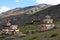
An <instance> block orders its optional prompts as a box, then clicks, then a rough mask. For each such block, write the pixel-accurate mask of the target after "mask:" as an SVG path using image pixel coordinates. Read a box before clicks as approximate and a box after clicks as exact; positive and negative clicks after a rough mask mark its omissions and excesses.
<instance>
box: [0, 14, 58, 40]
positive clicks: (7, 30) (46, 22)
mask: <svg viewBox="0 0 60 40" xmlns="http://www.w3.org/2000/svg"><path fill="white" fill-rule="evenodd" d="M33 22H40V20H33ZM30 25H31V24H30ZM32 25H33V24H32ZM39 25H40V26H38V29H37V30H35V29H33V26H32V30H31V29H28V30H24V29H23V30H24V31H25V33H23V32H22V31H21V29H22V28H24V27H21V28H19V27H18V25H13V24H12V23H11V20H10V19H9V18H8V19H6V20H5V24H3V25H2V30H1V32H0V35H8V36H10V37H9V38H10V39H11V36H13V35H16V36H17V37H25V36H26V35H28V34H29V35H31V34H36V33H41V32H46V31H51V30H53V29H57V28H58V27H57V26H56V25H55V24H54V20H53V19H52V18H51V16H50V15H46V16H45V17H44V19H43V20H42V23H41V24H39ZM7 38H8V37H7Z"/></svg>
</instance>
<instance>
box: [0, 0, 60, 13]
mask: <svg viewBox="0 0 60 40" xmlns="http://www.w3.org/2000/svg"><path fill="white" fill-rule="evenodd" d="M42 3H45V4H53V5H56V4H60V0H0V13H1V12H5V11H8V10H10V9H14V8H16V7H27V6H32V5H38V4H42Z"/></svg>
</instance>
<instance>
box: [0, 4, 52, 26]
mask: <svg viewBox="0 0 60 40" xmlns="http://www.w3.org/2000/svg"><path fill="white" fill-rule="evenodd" d="M50 6H52V5H48V4H40V5H35V6H29V7H25V8H15V9H12V10H9V11H7V12H4V13H2V14H1V15H0V23H4V21H5V19H6V18H10V19H11V20H12V24H17V25H20V26H21V25H26V23H31V19H28V18H29V17H30V16H31V15H33V14H35V13H36V12H38V11H42V10H44V9H46V8H48V7H50ZM14 20H15V21H14Z"/></svg>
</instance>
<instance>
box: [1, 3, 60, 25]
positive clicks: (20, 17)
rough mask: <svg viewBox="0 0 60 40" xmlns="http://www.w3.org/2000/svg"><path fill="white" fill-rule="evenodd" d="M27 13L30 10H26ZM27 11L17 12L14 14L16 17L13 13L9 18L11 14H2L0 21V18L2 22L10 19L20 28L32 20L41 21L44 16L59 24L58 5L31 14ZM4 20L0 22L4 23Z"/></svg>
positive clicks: (59, 7) (59, 10)
mask: <svg viewBox="0 0 60 40" xmlns="http://www.w3.org/2000/svg"><path fill="white" fill-rule="evenodd" d="M28 11H30V9H28ZM28 11H27V12H26V11H25V12H23V13H18V12H17V13H15V14H16V15H15V14H14V13H13V15H12V16H11V14H8V15H4V14H3V16H1V20H2V18H3V19H4V20H5V19H6V18H10V19H12V23H13V24H18V25H19V26H21V25H26V23H31V22H32V21H33V19H40V20H42V19H43V18H44V16H46V15H51V16H52V18H53V19H54V21H55V22H60V21H59V20H60V15H59V14H60V4H59V5H54V6H51V7H48V8H46V9H44V10H40V11H37V12H32V14H30V13H29V12H28ZM27 13H28V14H27ZM4 20H2V21H3V22H4ZM14 20H15V21H14Z"/></svg>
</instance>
